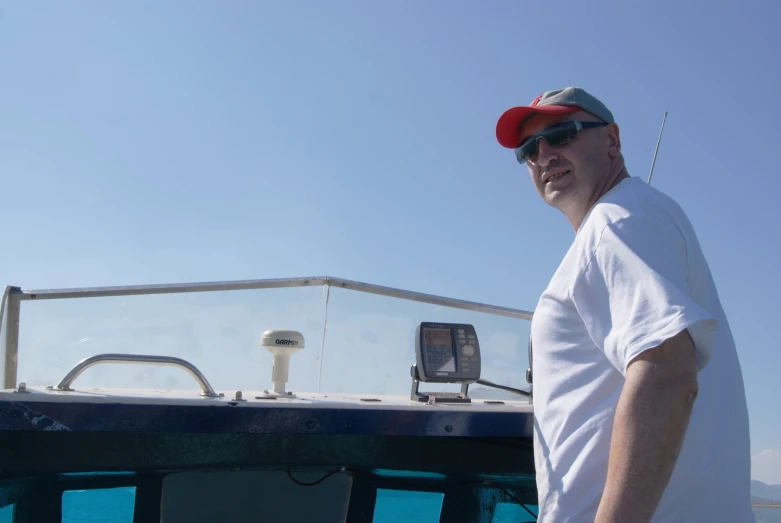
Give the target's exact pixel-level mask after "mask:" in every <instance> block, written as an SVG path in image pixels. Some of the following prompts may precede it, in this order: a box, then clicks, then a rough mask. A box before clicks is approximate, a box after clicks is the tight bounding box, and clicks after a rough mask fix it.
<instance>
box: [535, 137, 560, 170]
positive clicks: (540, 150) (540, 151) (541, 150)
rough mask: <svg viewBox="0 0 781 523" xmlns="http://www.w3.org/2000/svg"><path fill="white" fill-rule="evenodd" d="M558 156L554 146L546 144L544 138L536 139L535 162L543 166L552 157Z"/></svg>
mask: <svg viewBox="0 0 781 523" xmlns="http://www.w3.org/2000/svg"><path fill="white" fill-rule="evenodd" d="M558 156H559V155H558V153H557V152H556V148H554V147H551V146H550V145H548V142H546V141H545V139H544V138H540V139H539V140H538V141H537V158H536V160H537V161H536V162H535V163H536V164H537V165H540V166H543V167H544V166H546V165H548V164H549V163H550V162H551V160H553V159H554V158H558Z"/></svg>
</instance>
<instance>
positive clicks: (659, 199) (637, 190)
mask: <svg viewBox="0 0 781 523" xmlns="http://www.w3.org/2000/svg"><path fill="white" fill-rule="evenodd" d="M622 223H624V224H626V223H630V224H631V223H647V224H656V225H658V226H659V227H663V228H666V227H672V228H675V229H681V228H690V223H689V221H688V218H687V216H686V213H685V212H684V211H683V209H682V208H681V206H680V205H679V204H678V203H677V202H676V201H675V200H674V199H673V198H672V197H670V196H669V195H667V194H666V193H664V192H662V191H661V190H659V189H657V188H655V187H652V186H650V185H649V184H647V183H646V182H644V181H643V180H641V179H640V178H637V177H629V178H626V179H624V180H622V181H621V183H619V184H618V185H616V187H614V188H613V189H612V190H610V191H609V192H608V193H607V194H605V195H604V196H603V197H602V198H601V199H600V200H599V201H597V203H596V204H595V205H594V207H593V208H592V209H591V211H590V212H589V214H588V216H587V219H586V220H585V221H584V224H583V233H584V234H583V236H596V237H598V236H600V235H601V234H602V232H603V231H604V229H605V228H606V227H608V226H611V225H617V224H622ZM578 234H579V235H580V232H579V233H578Z"/></svg>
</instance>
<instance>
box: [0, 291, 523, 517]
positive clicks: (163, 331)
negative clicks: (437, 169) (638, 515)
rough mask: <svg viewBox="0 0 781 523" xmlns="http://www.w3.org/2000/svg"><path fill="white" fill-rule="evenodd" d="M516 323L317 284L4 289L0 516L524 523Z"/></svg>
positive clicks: (446, 304)
mask: <svg viewBox="0 0 781 523" xmlns="http://www.w3.org/2000/svg"><path fill="white" fill-rule="evenodd" d="M530 319H531V313H530V312H526V311H520V310H516V309H509V308H504V307H497V306H491V305H486V304H480V303H475V302H468V301H463V300H456V299H452V298H445V297H439V296H433V295H427V294H421V293H415V292H410V291H404V290H399V289H392V288H388V287H381V286H376V285H369V284H365V283H360V282H353V281H349V280H342V279H337V278H331V277H321V278H293V279H279V280H252V281H240V282H216V283H204V284H172V285H153V286H135V287H111V288H94V289H64V290H62V289H58V290H39V291H28V290H22V289H21V288H18V287H8V288H6V291H5V293H4V295H3V302H2V311H1V313H0V321H2V325H0V343H1V346H0V349H1V352H0V366H1V367H0V376H2V378H3V380H4V390H2V391H0V448H1V449H3V451H2V452H0V522H5V521H9V522H10V521H13V522H14V523H32V522H35V523H55V522H56V523H60V522H63V523H66V522H69V521H70V522H74V523H75V522H77V521H81V520H79V519H74V518H77V517H78V515H83V516H84V517H85V518H86V515H88V514H93V513H95V512H100V511H103V513H110V514H112V517H114V519H111V521H117V522H120V521H122V522H127V523H140V522H155V523H158V522H165V523H184V522H187V523H202V522H203V523H205V522H214V521H231V522H234V523H239V522H242V523H243V522H247V523H249V522H253V523H254V522H291V523H296V522H299V521H300V522H304V521H306V522H311V521H318V522H324V523H331V522H333V523H343V522H349V523H369V522H377V523H382V522H389V521H415V522H418V521H420V522H421V523H423V522H429V521H430V522H434V521H436V522H454V523H457V522H470V523H474V522H484V523H489V522H490V523H500V522H502V521H516V522H518V521H521V522H522V521H533V520H535V514H536V491H535V486H534V460H533V453H532V437H533V436H532V435H533V405H532V403H531V398H530V396H529V392H528V390H529V388H528V385H529V384H528V383H526V378H525V372H526V369H527V368H528V365H529V362H528V360H527V358H528V355H527V352H526V340H528V338H529V320H530ZM470 387H471V388H470ZM400 507H401V508H400ZM427 507H428V508H427ZM121 511H125V512H122V514H125V515H124V516H123V515H122V514H120V512H121ZM4 514H5V515H4ZM403 514H406V515H403ZM3 517H6V518H7V519H3ZM122 517H124V518H125V519H121V518H122ZM403 517H406V518H407V519H402V518H403ZM69 518H70V519H69ZM503 518H504V519H503ZM95 520H97V519H95ZM106 520H107V521H108V519H106Z"/></svg>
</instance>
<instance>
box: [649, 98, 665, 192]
mask: <svg viewBox="0 0 781 523" xmlns="http://www.w3.org/2000/svg"><path fill="white" fill-rule="evenodd" d="M666 120H667V111H665V112H664V118H663V119H662V130H661V131H659V139H658V140H657V141H656V150H655V151H654V160H653V161H652V162H651V172H650V173H648V183H649V184H650V183H651V176H653V174H654V165H656V155H657V153H658V152H659V144H660V143H661V142H662V133H663V132H664V122H665V121H666Z"/></svg>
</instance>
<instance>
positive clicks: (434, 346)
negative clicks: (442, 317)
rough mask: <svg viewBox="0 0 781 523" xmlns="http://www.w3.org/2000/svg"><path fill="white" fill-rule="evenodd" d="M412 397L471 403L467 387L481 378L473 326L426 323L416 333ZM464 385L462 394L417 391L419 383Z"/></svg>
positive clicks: (477, 345)
mask: <svg viewBox="0 0 781 523" xmlns="http://www.w3.org/2000/svg"><path fill="white" fill-rule="evenodd" d="M415 357H416V360H417V364H416V365H414V366H413V367H412V372H411V373H412V380H413V381H412V393H411V398H412V399H414V400H417V401H430V400H431V399H432V398H436V399H435V401H440V402H442V401H448V402H469V401H471V400H470V399H469V397H468V396H467V395H466V393H467V390H468V385H469V384H470V383H474V382H476V381H477V380H479V379H480V343H479V342H478V340H477V332H476V331H475V328H474V327H473V326H472V325H468V324H463V323H434V322H423V323H421V324H420V325H418V328H417V332H416V333H415ZM419 381H422V382H433V383H461V384H462V386H461V393H460V394H459V393H428V394H422V393H420V392H419V391H418V382H419Z"/></svg>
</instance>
